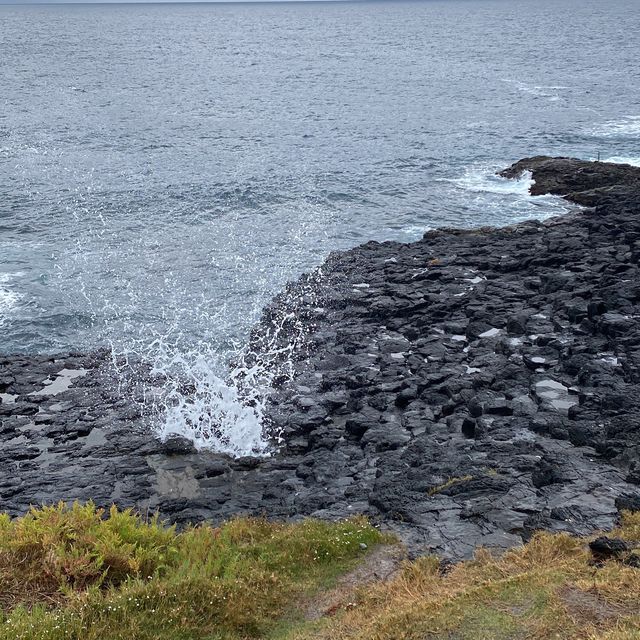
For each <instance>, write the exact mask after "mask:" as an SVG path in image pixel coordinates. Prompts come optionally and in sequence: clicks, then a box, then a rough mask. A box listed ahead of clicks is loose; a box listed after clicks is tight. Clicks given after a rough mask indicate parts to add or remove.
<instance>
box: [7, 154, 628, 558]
mask: <svg viewBox="0 0 640 640" xmlns="http://www.w3.org/2000/svg"><path fill="white" fill-rule="evenodd" d="M524 170H530V171H531V172H532V173H533V177H534V179H535V185H534V188H533V189H532V193H539V194H542V193H553V194H557V195H563V196H564V197H567V198H568V199H570V200H571V201H573V202H576V203H579V204H581V205H583V206H588V207H589V208H585V209H581V210H577V211H576V212H575V213H572V214H567V215H566V216H563V217H561V218H554V219H550V220H547V221H544V222H526V223H521V224H518V225H514V226H510V227H505V228H501V229H493V228H480V229H471V230H460V229H439V230H436V231H430V232H428V233H426V234H425V236H424V238H423V239H422V240H420V241H418V242H414V243H409V244H401V243H394V242H385V243H375V242H371V243H367V244H365V245H362V246H359V247H356V248H354V249H352V250H349V251H346V252H341V253H335V254H332V255H331V256H330V257H329V258H328V259H327V261H326V263H325V264H324V265H323V266H322V267H321V269H320V270H319V271H318V272H317V273H314V274H312V275H309V276H303V277H302V278H301V279H300V281H299V282H298V283H295V284H292V285H291V286H290V287H288V288H287V290H286V291H284V292H283V293H282V294H280V295H279V296H278V297H276V299H275V300H274V301H273V303H272V304H271V305H270V306H269V307H268V308H267V309H266V310H265V314H264V318H263V320H262V322H261V324H260V325H259V326H258V327H256V330H255V331H254V333H253V335H252V342H253V344H254V346H255V347H256V348H259V347H260V345H261V344H262V343H263V341H264V340H263V338H264V335H265V334H267V333H268V332H269V330H270V328H271V327H273V326H274V325H275V324H277V325H278V326H284V328H285V331H283V332H282V334H281V339H282V340H283V341H286V340H287V339H290V338H291V335H287V331H286V329H287V324H286V321H285V320H284V318H285V315H286V314H289V315H291V316H292V318H293V319H294V320H293V321H295V323H296V327H295V331H299V330H300V326H302V327H303V328H304V334H305V340H304V341H302V342H301V343H300V344H299V348H298V351H297V352H296V354H295V355H296V357H297V361H296V367H295V369H296V370H295V377H294V378H293V380H292V381H289V382H283V384H281V386H279V387H278V388H277V389H276V390H275V391H274V394H273V396H272V397H271V400H270V406H269V412H268V424H269V429H270V430H271V432H272V433H273V434H278V435H279V436H280V437H282V438H283V443H282V446H281V447H280V448H279V449H278V451H277V453H275V454H274V455H273V456H271V457H269V458H265V459H259V458H241V459H235V460H234V459H231V458H229V457H228V456H224V455H220V454H214V453H209V452H196V451H195V450H193V448H192V447H191V446H190V445H189V443H187V442H185V441H182V440H180V439H178V438H174V439H170V440H169V441H167V442H166V443H160V442H158V441H157V440H156V439H154V438H153V437H152V436H151V435H150V434H149V433H148V431H147V430H146V429H145V428H144V420H143V416H142V415H141V412H140V409H139V406H138V404H137V403H136V402H135V401H132V398H133V399H134V400H135V396H136V393H137V391H136V389H126V390H124V389H122V388H121V387H119V386H118V385H117V384H115V383H114V380H113V375H112V369H111V363H110V359H109V355H108V354H107V353H106V352H99V353H95V354H88V355H87V354H67V355H64V356H56V357H48V356H38V357H25V356H16V357H9V356H6V357H0V399H1V400H2V401H1V402H0V441H1V442H2V447H1V449H0V462H1V464H2V469H3V471H2V473H1V474H0V510H3V511H7V512H9V513H11V514H19V513H23V512H24V511H25V510H26V509H27V508H28V506H29V505H30V504H39V503H42V502H46V503H50V502H55V501H58V500H73V499H76V498H77V499H81V500H88V499H93V500H94V501H95V502H96V503H98V504H104V505H108V504H110V503H112V502H115V503H117V504H118V505H120V506H132V507H135V508H137V509H140V510H143V511H145V510H159V511H160V513H161V514H162V515H163V516H164V517H167V518H168V519H170V520H172V521H174V522H178V523H184V522H187V521H201V520H213V521H219V520H221V519H224V518H228V517H231V516H233V515H236V514H246V513H250V514H264V515H266V516H269V517H277V518H297V517H301V516H306V515H312V516H317V517H322V518H341V517H345V516H348V515H351V514H355V513H365V514H367V515H369V516H370V517H371V518H372V520H373V521H374V522H379V523H381V524H383V525H384V526H385V527H387V528H390V529H391V530H393V531H395V532H397V533H398V534H399V535H400V536H401V537H402V538H403V539H404V540H405V541H406V542H407V544H408V545H409V547H410V549H411V550H412V552H414V553H425V552H435V553H438V554H441V555H443V556H445V557H449V558H454V559H457V558H464V557H468V556H469V555H470V554H471V553H472V551H473V549H474V548H475V547H476V546H478V545H485V546H489V547H494V548H506V547H509V546H513V545H516V544H519V543H521V542H522V541H523V540H526V539H528V538H529V537H530V536H531V534H532V533H533V532H534V531H535V530H537V529H541V528H544V529H549V530H552V531H568V532H571V533H577V534H586V533H589V532H591V531H593V530H595V529H607V528H610V527H611V526H613V525H614V523H615V522H616V520H617V518H618V516H619V511H620V510H622V509H640V461H639V456H640V377H639V376H640V327H639V325H638V318H640V273H639V266H638V259H639V257H640V168H635V167H630V166H627V165H613V164H605V163H592V162H583V161H578V160H573V159H567V158H556V159H551V158H544V157H538V158H529V159H525V160H522V161H520V162H518V163H516V164H515V165H513V167H511V168H510V169H508V170H507V171H505V173H504V175H505V177H515V176H517V175H519V174H520V173H521V172H522V171H524ZM311 294H312V295H311ZM292 311H293V314H291V312H292ZM291 331H294V329H293V328H291ZM45 381H46V383H45Z"/></svg>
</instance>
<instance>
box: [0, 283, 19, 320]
mask: <svg viewBox="0 0 640 640" xmlns="http://www.w3.org/2000/svg"><path fill="white" fill-rule="evenodd" d="M21 275H23V274H22V273H21V272H18V273H0V327H2V326H3V325H4V324H6V322H7V320H8V318H9V316H10V314H11V313H12V312H13V310H14V309H15V308H16V307H17V306H18V303H19V302H20V299H21V298H22V294H20V293H18V292H17V291H15V290H14V289H12V288H11V286H10V285H9V283H10V282H11V281H12V280H13V279H15V278H16V277H19V276H21Z"/></svg>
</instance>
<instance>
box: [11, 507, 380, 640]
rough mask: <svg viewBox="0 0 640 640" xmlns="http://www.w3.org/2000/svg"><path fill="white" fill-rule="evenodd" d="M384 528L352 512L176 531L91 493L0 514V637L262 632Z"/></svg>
mask: <svg viewBox="0 0 640 640" xmlns="http://www.w3.org/2000/svg"><path fill="white" fill-rule="evenodd" d="M382 539H383V538H382V536H381V534H380V533H379V532H378V531H377V530H376V529H374V528H373V527H371V526H370V525H368V524H367V523H366V522H365V521H364V520H363V519H358V518H356V519H353V520H349V521H345V522H342V523H337V524H327V523H323V522H319V521H314V520H307V521H304V522H302V523H299V524H274V523H269V522H267V521H265V520H260V519H238V520H232V521H230V522H228V523H227V524H225V525H224V526H222V527H220V528H213V527H210V526H201V527H196V528H191V529H188V530H186V531H184V532H181V533H177V532H176V531H175V530H174V529H173V528H168V527H165V526H163V525H162V524H161V523H159V522H158V521H157V520H156V519H152V520H150V521H148V522H147V521H144V520H143V519H141V518H140V517H139V516H137V515H135V514H133V513H132V512H130V511H118V510H117V509H115V508H113V509H111V510H110V512H108V513H104V512H103V511H101V510H99V509H96V508H95V507H94V506H93V505H92V504H88V505H84V506H82V505H78V504H75V505H73V506H72V507H70V508H67V507H65V506H63V505H58V506H56V507H45V508H43V509H37V510H36V509H34V510H32V511H31V512H30V513H29V514H28V515H26V516H24V517H22V518H16V519H14V520H11V519H10V518H8V517H6V516H3V517H2V518H1V519H0V602H1V604H2V609H3V614H2V618H1V619H0V639H2V640H23V639H24V640H45V639H46V640H58V639H63V638H64V639H74V640H75V639H77V640H94V639H95V640H98V639H100V640H111V639H113V640H116V639H118V640H120V639H122V640H125V639H126V640H147V639H149V640H151V639H154V640H155V639H165V638H166V639H167V640H169V639H171V640H182V639H184V640H187V639H188V640H196V639H204V638H206V639H207V640H214V639H217V638H220V639H222V638H225V639H227V638H229V639H233V638H260V637H265V635H266V634H269V633H270V632H271V630H273V629H276V628H277V626H278V624H280V622H281V619H282V618H285V617H287V616H292V615H293V612H294V611H295V602H296V600H297V599H299V598H302V597H303V596H305V595H307V594H309V593H312V592H313V591H314V590H316V589H318V588H320V587H323V586H326V585H327V584H330V582H331V580H332V579H333V578H335V577H336V576H337V575H339V574H340V573H343V572H345V571H346V570H348V569H349V568H350V567H351V566H353V564H354V562H355V561H357V559H358V558H359V557H360V556H362V555H363V553H364V552H363V550H362V548H361V545H362V544H364V545H367V547H370V546H373V545H375V544H376V543H378V542H380V541H381V540H382Z"/></svg>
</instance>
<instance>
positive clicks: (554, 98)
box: [502, 78, 569, 102]
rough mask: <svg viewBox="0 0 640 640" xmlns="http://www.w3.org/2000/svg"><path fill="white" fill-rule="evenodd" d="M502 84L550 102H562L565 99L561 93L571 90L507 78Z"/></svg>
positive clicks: (560, 86)
mask: <svg viewBox="0 0 640 640" xmlns="http://www.w3.org/2000/svg"><path fill="white" fill-rule="evenodd" d="M502 82H506V83H508V84H511V85H514V86H515V87H516V89H517V90H518V91H520V92H521V93H526V94H529V95H532V96H534V97H536V98H545V99H546V100H549V101H550V102H558V101H560V100H562V99H563V98H562V97H561V96H560V94H559V91H562V90H563V89H568V88H569V87H566V86H564V85H538V84H527V83H526V82H521V81H520V80H511V79H506V78H503V79H502Z"/></svg>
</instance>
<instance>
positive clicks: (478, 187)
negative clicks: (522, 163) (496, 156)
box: [445, 165, 534, 198]
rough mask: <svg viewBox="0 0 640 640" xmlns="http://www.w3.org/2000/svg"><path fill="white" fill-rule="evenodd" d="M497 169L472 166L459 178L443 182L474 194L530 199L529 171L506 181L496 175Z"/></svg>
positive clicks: (531, 182) (531, 181)
mask: <svg viewBox="0 0 640 640" xmlns="http://www.w3.org/2000/svg"><path fill="white" fill-rule="evenodd" d="M498 168H499V165H495V166H494V165H472V166H470V167H466V168H465V170H464V174H463V175H462V176H460V177H459V178H452V179H445V180H447V181H448V182H452V183H453V184H455V185H457V186H459V187H461V188H463V189H465V190H467V191H473V192H475V193H493V194H498V195H512V196H524V197H527V198H528V197H531V196H530V194H529V189H530V188H531V186H532V185H533V183H534V180H533V176H532V175H531V172H530V171H525V172H524V173H523V174H522V175H520V176H519V177H518V178H517V179H515V180H508V179H507V178H503V177H501V176H499V175H497V174H496V171H497V170H498Z"/></svg>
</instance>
